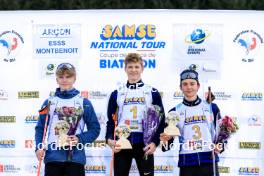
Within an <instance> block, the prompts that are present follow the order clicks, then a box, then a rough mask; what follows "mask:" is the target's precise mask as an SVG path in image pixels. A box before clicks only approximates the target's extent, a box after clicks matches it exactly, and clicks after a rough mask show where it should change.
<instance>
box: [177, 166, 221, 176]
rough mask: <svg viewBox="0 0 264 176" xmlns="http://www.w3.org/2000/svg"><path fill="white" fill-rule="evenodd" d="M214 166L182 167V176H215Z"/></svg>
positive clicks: (217, 175)
mask: <svg viewBox="0 0 264 176" xmlns="http://www.w3.org/2000/svg"><path fill="white" fill-rule="evenodd" d="M213 168H214V167H213V164H201V165H200V166H186V167H180V176H214V169H213ZM215 168H216V174H215V175H216V176H219V172H218V165H217V163H216V164H215Z"/></svg>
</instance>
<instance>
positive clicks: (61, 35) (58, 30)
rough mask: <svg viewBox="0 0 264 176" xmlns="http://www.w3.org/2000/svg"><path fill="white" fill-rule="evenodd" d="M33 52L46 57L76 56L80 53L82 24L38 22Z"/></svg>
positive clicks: (37, 55) (36, 55)
mask: <svg viewBox="0 0 264 176" xmlns="http://www.w3.org/2000/svg"><path fill="white" fill-rule="evenodd" d="M34 30H35V32H34V36H33V54H34V56H35V57H45V58H53V57H56V58H65V56H67V57H68V58H73V57H74V58H76V57H79V55H80V35H79V34H80V32H81V31H80V30H81V25H80V24H58V25H55V24H37V25H35V26H34Z"/></svg>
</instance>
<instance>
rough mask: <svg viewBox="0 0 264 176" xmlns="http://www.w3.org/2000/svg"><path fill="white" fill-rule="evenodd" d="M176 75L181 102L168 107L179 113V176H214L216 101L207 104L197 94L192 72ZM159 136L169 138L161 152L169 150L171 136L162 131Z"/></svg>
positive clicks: (196, 85)
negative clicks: (181, 96) (182, 96)
mask: <svg viewBox="0 0 264 176" xmlns="http://www.w3.org/2000/svg"><path fill="white" fill-rule="evenodd" d="M180 78H181V83H180V88H181V90H182V92H183V94H184V98H183V102H182V103H180V104H178V105H177V106H176V107H174V108H172V109H171V110H170V112H172V111H176V113H177V114H178V115H179V123H178V124H177V126H178V128H179V130H180V133H181V136H180V137H179V142H180V151H179V162H178V166H179V167H180V176H197V175H201V176H213V175H214V173H215V175H218V169H217V162H218V161H219V158H218V156H217V153H219V152H220V151H221V150H222V149H221V148H219V146H218V148H216V145H214V139H215V136H216V130H215V129H216V128H215V127H216V124H217V120H218V119H219V118H220V111H219V108H218V107H217V105H216V104H214V103H211V104H209V103H208V102H207V101H203V100H201V99H200V98H199V97H198V95H197V92H198V90H199V88H200V83H199V80H198V73H197V72H196V71H194V70H189V69H188V70H184V71H183V72H182V73H181V74H180ZM160 139H161V140H162V141H164V142H166V141H169V142H168V143H167V144H168V145H167V146H166V147H163V151H166V150H168V149H170V147H171V145H170V144H171V143H172V142H173V138H172V137H171V136H168V135H167V134H165V133H162V134H161V135H160ZM213 147H215V148H213Z"/></svg>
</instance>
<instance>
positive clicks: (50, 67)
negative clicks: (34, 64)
mask: <svg viewBox="0 0 264 176" xmlns="http://www.w3.org/2000/svg"><path fill="white" fill-rule="evenodd" d="M56 68H57V66H56V64H48V65H47V66H46V67H45V74H46V75H47V76H50V75H54V74H55V70H56Z"/></svg>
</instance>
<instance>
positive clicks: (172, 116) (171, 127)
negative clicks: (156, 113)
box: [164, 111, 181, 137]
mask: <svg viewBox="0 0 264 176" xmlns="http://www.w3.org/2000/svg"><path fill="white" fill-rule="evenodd" d="M178 122H179V115H178V114H177V113H176V112H175V111H173V112H169V114H168V116H167V117H166V123H167V124H168V126H167V127H166V128H165V129H164V133H166V134H167V135H169V136H173V137H174V136H180V135H181V134H180V130H179V128H177V127H176V125H177V123H178Z"/></svg>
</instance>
